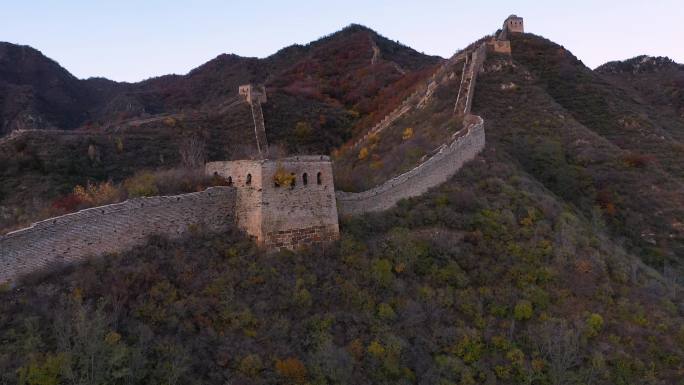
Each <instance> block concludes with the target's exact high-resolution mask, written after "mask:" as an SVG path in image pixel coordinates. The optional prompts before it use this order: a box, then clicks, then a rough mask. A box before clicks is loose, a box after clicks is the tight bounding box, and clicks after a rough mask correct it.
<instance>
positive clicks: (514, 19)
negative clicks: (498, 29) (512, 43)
mask: <svg viewBox="0 0 684 385" xmlns="http://www.w3.org/2000/svg"><path fill="white" fill-rule="evenodd" d="M502 29H503V31H505V32H507V33H524V32H525V28H524V25H523V18H522V17H519V16H516V15H510V16H508V17H507V18H506V20H505V21H504V23H503V28H502Z"/></svg>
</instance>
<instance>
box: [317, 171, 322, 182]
mask: <svg viewBox="0 0 684 385" xmlns="http://www.w3.org/2000/svg"><path fill="white" fill-rule="evenodd" d="M316 183H318V184H322V183H323V178H322V177H321V173H320V172H319V173H318V174H316Z"/></svg>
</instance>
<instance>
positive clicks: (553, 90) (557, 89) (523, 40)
mask: <svg viewBox="0 0 684 385" xmlns="http://www.w3.org/2000/svg"><path fill="white" fill-rule="evenodd" d="M513 50H514V62H515V63H516V65H517V66H518V67H516V68H513V67H511V66H508V67H505V68H502V70H501V71H499V72H498V73H495V74H492V76H485V77H484V83H483V84H480V83H478V92H479V94H478V95H476V99H477V100H476V103H477V105H478V107H480V108H482V110H483V111H484V117H485V120H486V121H489V122H490V123H491V124H492V126H490V127H492V128H494V129H493V130H490V131H491V135H493V136H492V138H496V136H501V141H502V143H504V144H506V145H507V147H508V149H509V150H510V151H511V152H512V153H516V151H517V155H516V158H517V159H518V160H519V161H520V162H521V164H522V165H523V166H524V167H525V168H526V169H527V170H528V171H530V172H531V173H532V174H533V175H535V177H537V178H538V179H539V180H540V181H542V183H544V184H545V185H546V186H547V187H548V188H550V189H551V190H552V191H554V192H555V193H556V194H558V195H560V196H561V197H563V198H564V199H566V200H567V201H568V202H569V203H572V204H574V205H576V206H577V207H578V208H579V209H580V210H581V211H582V212H584V213H585V215H592V214H591V213H592V211H594V210H595V209H594V208H595V207H599V208H600V209H601V212H602V214H601V215H602V216H603V217H604V219H605V220H606V222H607V224H608V226H609V229H610V231H611V233H612V234H613V235H614V236H615V237H616V239H621V240H622V241H623V242H625V243H626V246H627V247H628V248H630V249H632V250H634V251H635V253H637V254H639V255H641V256H642V257H643V258H644V259H645V260H646V261H647V262H648V263H649V264H651V265H653V266H656V267H658V268H660V269H662V268H663V267H664V266H666V265H671V264H677V265H680V266H681V262H682V261H681V258H680V257H681V255H683V254H684V233H683V232H682V228H681V225H679V224H680V223H681V222H682V220H683V219H684V183H683V181H682V179H681V177H679V176H678V173H679V170H681V169H682V168H683V167H684V157H681V156H678V155H676V153H675V152H673V151H675V150H673V147H672V144H676V143H677V142H676V141H673V142H671V143H670V142H667V141H662V140H655V139H653V138H654V135H655V134H654V132H655V131H658V130H660V131H659V132H664V130H663V129H661V128H659V127H657V126H655V125H648V126H638V127H636V126H635V127H632V126H629V125H628V126H629V127H625V126H624V125H622V124H621V123H620V120H619V117H620V116H622V115H619V114H620V113H624V110H626V109H631V110H633V111H637V112H638V111H645V112H643V114H645V115H646V114H648V113H651V112H652V111H651V110H649V109H648V106H634V105H632V104H630V103H631V101H630V100H631V99H629V98H628V97H626V96H624V95H622V92H623V91H621V90H620V89H617V88H614V87H610V85H609V84H608V83H606V82H605V81H602V80H601V79H600V78H597V75H594V74H593V73H591V72H590V71H589V70H588V69H586V68H585V67H583V66H582V65H581V63H580V62H578V61H577V60H576V59H575V58H574V57H573V56H571V55H570V54H569V53H568V52H567V51H565V50H563V49H562V48H561V47H559V46H557V45H555V44H553V43H551V42H549V41H547V40H544V39H542V38H539V37H535V36H533V35H524V36H523V37H519V38H518V39H514V40H513ZM510 81H513V82H515V83H516V84H517V85H518V87H517V88H516V89H515V90H514V91H510V92H506V91H501V89H500V84H502V83H507V82H510ZM488 118H489V119H488ZM649 130H650V131H649ZM490 131H488V137H490V136H489V135H490ZM636 152H639V153H642V154H648V155H649V156H652V157H653V158H655V161H653V160H645V161H643V162H640V161H635V159H636V160H639V159H641V158H640V157H639V156H637V157H635V155H634V154H635V153H636ZM647 159H650V158H647Z"/></svg>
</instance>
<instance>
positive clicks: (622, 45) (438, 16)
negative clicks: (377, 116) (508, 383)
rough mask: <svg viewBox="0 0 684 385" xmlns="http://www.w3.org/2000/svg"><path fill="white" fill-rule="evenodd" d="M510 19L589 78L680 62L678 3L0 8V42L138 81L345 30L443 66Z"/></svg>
mask: <svg viewBox="0 0 684 385" xmlns="http://www.w3.org/2000/svg"><path fill="white" fill-rule="evenodd" d="M558 3H561V4H558ZM509 14H517V15H518V16H522V17H524V19H525V30H526V31H527V32H532V33H535V34H537V35H542V36H544V37H546V38H549V39H551V40H553V41H554V42H556V43H558V44H561V45H563V46H565V47H566V48H567V49H569V50H570V51H572V52H573V53H574V54H575V55H576V56H577V57H579V59H580V60H582V61H583V62H584V63H585V64H586V65H587V66H589V67H591V68H594V67H596V66H598V65H600V64H603V63H604V62H606V61H610V60H618V59H627V58H631V57H634V56H637V55H640V54H647V55H655V56H669V57H670V58H672V59H674V60H675V61H677V62H679V63H684V43H683V42H682V41H681V39H682V38H684V0H662V1H659V0H650V1H635V0H622V1H614V0H608V1H599V0H594V1H590V0H571V1H567V0H566V1H562V2H556V1H550V0H547V1H531V0H518V1H498V0H486V1H473V0H469V1H460V0H458V1H457V0H443V1H442V0H432V1H430V0H413V1H405V0H392V1H390V0H382V1H371V0H366V1H362V0H345V1H312V0H311V1H306V0H291V1H275V0H264V1H258V0H241V1H231V0H224V1H218V0H197V1H177V0H148V1H145V0H137V1H133V0H118V1H95V0H72V1H70V0H62V1H59V0H53V1H48V0H42V1H40V0H0V41H8V42H11V43H16V44H25V45H30V46H32V47H34V48H36V49H38V50H40V51H42V52H43V54H45V55H46V56H48V57H50V58H52V59H54V60H56V61H57V62H59V63H60V64H61V65H62V66H63V67H65V68H66V69H67V70H69V71H70V72H71V73H72V74H74V75H75V76H77V77H79V78H88V77H92V76H104V77H107V78H109V79H113V80H118V81H139V80H143V79H146V78H149V77H153V76H159V75H164V74H169V73H177V74H184V73H187V72H188V71H189V70H191V69H192V68H195V67H197V66H199V65H201V64H203V63H205V62H206V61H208V60H210V59H212V58H214V57H216V56H217V55H219V54H221V53H235V54H238V55H241V56H257V57H265V56H268V55H270V54H272V53H274V52H276V51H277V50H278V49H280V48H283V47H285V46H288V45H290V44H293V43H300V44H305V43H308V42H310V41H312V40H315V39H317V38H319V37H321V36H323V35H327V34H330V33H332V32H335V31H337V30H339V29H341V28H342V27H344V26H346V25H348V24H351V23H358V24H363V25H366V26H368V27H370V28H372V29H374V30H376V31H377V32H379V33H380V34H382V35H384V36H386V37H388V38H390V39H392V40H398V41H400V42H401V43H404V44H406V45H409V46H411V47H412V48H414V49H416V50H418V51H421V52H425V53H428V54H435V55H440V56H442V57H448V56H450V55H451V54H453V53H454V52H455V51H456V50H457V49H459V48H462V47H464V46H466V45H468V44H469V43H471V42H472V41H474V40H477V39H478V38H480V37H482V36H483V35H485V34H488V33H492V32H494V31H495V30H496V29H497V28H499V27H500V26H501V24H502V22H503V20H504V19H505V18H506V16H508V15H509Z"/></svg>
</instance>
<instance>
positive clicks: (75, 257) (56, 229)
mask: <svg viewBox="0 0 684 385" xmlns="http://www.w3.org/2000/svg"><path fill="white" fill-rule="evenodd" d="M235 195H236V192H235V189H234V188H230V187H213V188H209V189H207V190H205V191H202V192H197V193H191V194H183V195H175V196H159V197H149V198H137V199H131V200H127V201H125V202H121V203H116V204H111V205H107V206H101V207H93V208H90V209H86V210H81V211H79V212H76V213H72V214H67V215H63V216H61V217H55V218H50V219H48V220H44V221H41V222H37V223H34V224H33V225H31V227H28V228H25V229H21V230H17V231H14V232H11V233H9V234H7V235H4V236H2V237H0V284H4V283H9V284H14V283H15V282H16V280H17V279H18V278H19V277H20V276H22V275H24V274H27V273H30V272H32V271H35V270H41V269H50V268H51V267H59V266H60V265H63V264H68V263H73V262H78V261H82V260H84V259H85V258H87V257H88V256H91V255H99V254H103V253H114V252H122V251H125V250H127V249H130V248H132V247H134V246H137V245H141V244H144V243H145V241H146V240H147V238H148V237H149V236H150V235H153V234H160V235H165V236H169V237H173V238H175V237H179V236H182V235H183V234H185V233H187V232H188V230H189V229H190V228H192V227H193V226H204V227H205V228H207V229H209V230H212V231H221V230H224V229H226V228H227V227H228V226H231V225H232V224H233V223H234V215H235Z"/></svg>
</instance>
